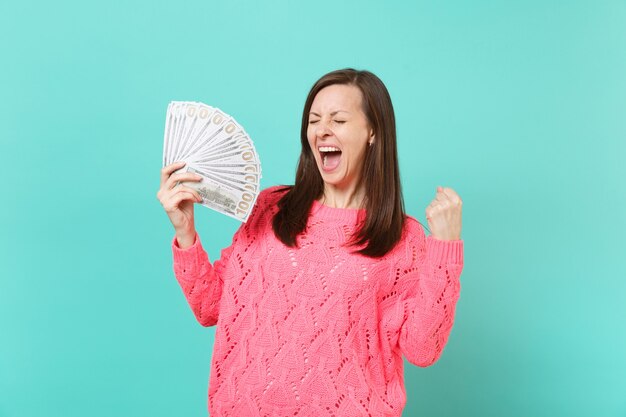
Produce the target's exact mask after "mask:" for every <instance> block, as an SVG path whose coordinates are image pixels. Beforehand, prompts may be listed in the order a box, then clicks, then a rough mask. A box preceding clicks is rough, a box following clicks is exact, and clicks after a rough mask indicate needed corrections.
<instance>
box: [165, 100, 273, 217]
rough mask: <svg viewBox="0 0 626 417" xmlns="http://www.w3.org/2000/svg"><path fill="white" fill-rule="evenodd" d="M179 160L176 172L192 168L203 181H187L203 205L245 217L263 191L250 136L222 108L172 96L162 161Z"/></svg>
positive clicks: (257, 159)
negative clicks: (180, 162) (183, 163)
mask: <svg viewBox="0 0 626 417" xmlns="http://www.w3.org/2000/svg"><path fill="white" fill-rule="evenodd" d="M177 161H185V162H186V165H185V166H184V167H183V168H181V169H180V170H178V171H177V172H193V173H195V174H198V175H200V176H202V181H200V182H184V184H185V185H186V186H189V187H191V188H193V189H195V190H196V191H197V192H198V194H200V196H201V197H202V202H201V204H202V205H204V206H206V207H209V208H211V209H213V210H216V211H218V212H220V213H223V214H226V215H228V216H231V217H233V218H235V219H237V220H240V221H244V222H245V221H246V220H247V219H248V217H249V215H250V213H251V212H252V208H253V207H254V204H255V202H256V198H257V196H258V194H259V192H260V181H261V176H262V175H261V162H260V159H259V155H258V153H257V151H256V149H255V147H254V143H253V142H252V139H251V138H250V136H249V135H248V133H247V132H246V131H245V130H244V129H243V127H242V126H241V125H240V124H239V123H237V121H236V120H235V119H234V118H233V117H231V116H229V115H228V114H226V113H225V112H223V111H222V110H220V109H218V108H216V107H212V106H209V105H207V104H204V103H200V102H194V101H172V102H171V103H169V105H168V108H167V113H166V118H165V132H164V137H163V166H166V165H169V164H172V163H174V162H177Z"/></svg>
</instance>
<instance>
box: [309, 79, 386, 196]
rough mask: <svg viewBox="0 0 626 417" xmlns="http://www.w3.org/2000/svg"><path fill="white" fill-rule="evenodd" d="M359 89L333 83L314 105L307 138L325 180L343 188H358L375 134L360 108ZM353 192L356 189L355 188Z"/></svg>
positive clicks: (323, 91) (317, 97) (318, 95)
mask: <svg viewBox="0 0 626 417" xmlns="http://www.w3.org/2000/svg"><path fill="white" fill-rule="evenodd" d="M361 102H362V94H361V90H359V88H358V87H356V86H353V85H345V84H333V85H330V86H328V87H325V88H323V89H322V90H320V91H319V92H318V93H317V95H316V96H315V98H314V99H313V104H312V105H311V110H310V112H309V125H308V128H307V138H308V140H309V146H311V150H312V152H313V155H315V161H316V162H317V167H318V168H319V170H320V173H321V175H322V179H323V180H324V182H325V183H326V184H330V185H334V186H336V187H338V188H341V189H346V188H352V187H356V185H357V184H358V183H359V180H360V179H361V171H362V168H363V161H364V160H365V151H366V149H367V147H368V142H369V141H372V140H373V139H374V136H373V132H372V130H371V128H370V127H369V123H368V121H367V118H366V117H365V114H364V113H363V110H362V108H361ZM353 189H354V188H353Z"/></svg>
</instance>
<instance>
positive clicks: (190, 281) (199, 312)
mask: <svg viewBox="0 0 626 417" xmlns="http://www.w3.org/2000/svg"><path fill="white" fill-rule="evenodd" d="M271 190H273V189H267V190H263V191H261V193H260V194H259V196H258V198H257V201H256V203H255V205H254V208H253V209H252V212H251V213H250V217H248V221H247V222H245V223H242V224H241V226H240V227H239V229H237V232H236V233H235V235H234V236H233V240H232V243H231V245H230V246H228V247H226V248H224V249H222V252H221V254H220V258H219V259H218V260H217V261H215V262H214V263H213V265H211V261H210V260H209V257H208V255H207V253H206V251H205V250H204V248H203V247H202V243H201V241H200V236H199V235H198V234H197V233H196V240H195V241H194V243H193V245H191V246H190V247H188V248H186V249H181V248H180V246H178V241H177V240H176V237H174V239H173V240H172V254H173V257H174V275H175V276H176V280H177V281H178V283H179V284H180V287H181V289H182V290H183V294H184V295H185V298H186V299H187V303H188V304H189V306H190V307H191V310H192V311H193V314H194V315H195V316H196V319H197V320H198V322H199V323H200V324H201V325H203V326H213V325H215V324H217V319H218V316H219V306H220V299H221V296H222V288H223V286H224V273H225V269H226V266H227V265H228V262H229V260H230V257H231V254H232V252H233V250H234V248H235V246H236V245H237V244H246V242H247V243H249V241H250V236H254V235H256V234H258V228H259V224H260V223H262V222H263V218H264V216H265V215H266V208H267V204H268V203H267V201H266V200H268V194H270V192H271Z"/></svg>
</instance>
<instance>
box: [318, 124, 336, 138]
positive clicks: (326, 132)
mask: <svg viewBox="0 0 626 417" xmlns="http://www.w3.org/2000/svg"><path fill="white" fill-rule="evenodd" d="M331 134H332V131H331V130H330V128H329V127H328V123H327V122H326V121H324V120H320V121H319V122H317V126H315V135H316V136H317V137H318V138H325V137H327V136H330V135H331Z"/></svg>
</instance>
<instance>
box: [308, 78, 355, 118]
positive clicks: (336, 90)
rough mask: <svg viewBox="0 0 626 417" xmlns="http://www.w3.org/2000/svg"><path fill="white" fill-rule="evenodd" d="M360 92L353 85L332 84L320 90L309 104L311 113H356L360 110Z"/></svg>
mask: <svg viewBox="0 0 626 417" xmlns="http://www.w3.org/2000/svg"><path fill="white" fill-rule="evenodd" d="M361 100H362V95H361V90H359V88H358V87H356V86H354V85H347V84H333V85H329V86H328V87H324V88H322V89H321V90H320V91H319V92H318V93H317V95H316V96H315V98H314V99H313V103H312V104H311V111H334V110H347V111H350V110H352V111H356V110H359V109H360V108H361Z"/></svg>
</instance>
